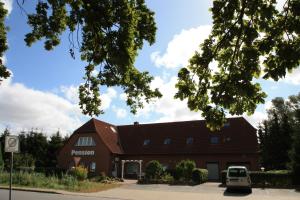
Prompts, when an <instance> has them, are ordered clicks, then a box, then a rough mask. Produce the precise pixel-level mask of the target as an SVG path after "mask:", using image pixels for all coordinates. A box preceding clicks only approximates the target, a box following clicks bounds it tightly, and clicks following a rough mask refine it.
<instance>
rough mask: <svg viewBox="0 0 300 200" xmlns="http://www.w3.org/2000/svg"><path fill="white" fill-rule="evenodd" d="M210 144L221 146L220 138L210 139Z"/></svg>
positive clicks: (213, 137)
mask: <svg viewBox="0 0 300 200" xmlns="http://www.w3.org/2000/svg"><path fill="white" fill-rule="evenodd" d="M210 143H211V144H219V137H218V136H212V137H210Z"/></svg>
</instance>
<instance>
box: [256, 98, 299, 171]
mask: <svg viewBox="0 0 300 200" xmlns="http://www.w3.org/2000/svg"><path fill="white" fill-rule="evenodd" d="M299 109H300V94H298V95H292V96H290V97H289V98H288V99H287V100H284V99H283V98H281V97H277V98H274V99H273V100H272V107H271V108H270V109H268V110H267V113H268V118H267V119H266V120H265V121H263V124H260V126H259V129H258V137H259V147H260V163H261V164H262V166H264V167H265V168H266V169H286V168H287V167H289V165H290V164H289V163H291V162H293V161H292V160H293V159H294V158H293V157H291V153H289V152H291V151H293V150H292V147H293V145H294V143H295V142H296V141H295V139H294V138H296V137H295V136H294V135H295V134H296V133H295V132H297V131H296V128H297V127H298V126H299V124H298V119H297V112H298V110H299ZM289 154H290V155H289Z"/></svg>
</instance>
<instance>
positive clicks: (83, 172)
mask: <svg viewBox="0 0 300 200" xmlns="http://www.w3.org/2000/svg"><path fill="white" fill-rule="evenodd" d="M70 174H71V175H72V176H74V177H75V178H76V179H77V180H79V181H83V180H85V179H86V178H87V175H88V170H87V169H86V168H85V167H83V166H78V167H74V168H73V169H71V171H70Z"/></svg>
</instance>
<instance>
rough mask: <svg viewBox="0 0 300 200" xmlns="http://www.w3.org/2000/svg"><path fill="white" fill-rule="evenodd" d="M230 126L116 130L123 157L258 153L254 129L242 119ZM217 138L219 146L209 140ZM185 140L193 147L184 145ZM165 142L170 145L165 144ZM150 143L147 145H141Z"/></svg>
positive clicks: (183, 124)
mask: <svg viewBox="0 0 300 200" xmlns="http://www.w3.org/2000/svg"><path fill="white" fill-rule="evenodd" d="M228 122H229V126H228V127H224V128H223V129H222V130H220V131H216V132H211V131H209V129H207V128H206V124H205V121H204V120H198V121H184V122H169V123H155V124H139V125H125V126H118V131H119V136H120V142H121V145H122V148H123V150H124V153H126V154H139V155H140V154H211V153H220V154H223V153H257V148H258V146H257V145H258V144H257V136H256V129H255V128H254V127H253V126H251V125H250V124H249V123H248V122H247V121H246V120H245V119H244V118H242V117H238V118H229V119H228ZM211 136H218V137H219V142H220V143H219V144H211V143H210V137H211ZM188 137H192V138H193V144H187V143H186V140H187V138H188ZM166 138H170V139H171V144H164V140H165V139H166ZM145 139H149V140H150V143H149V145H143V143H144V140H145Z"/></svg>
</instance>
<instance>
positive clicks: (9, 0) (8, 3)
mask: <svg viewBox="0 0 300 200" xmlns="http://www.w3.org/2000/svg"><path fill="white" fill-rule="evenodd" d="M0 1H1V2H3V3H4V8H5V9H6V10H7V11H8V15H10V13H11V11H12V9H13V0H0Z"/></svg>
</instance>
